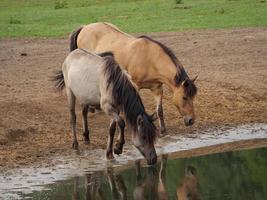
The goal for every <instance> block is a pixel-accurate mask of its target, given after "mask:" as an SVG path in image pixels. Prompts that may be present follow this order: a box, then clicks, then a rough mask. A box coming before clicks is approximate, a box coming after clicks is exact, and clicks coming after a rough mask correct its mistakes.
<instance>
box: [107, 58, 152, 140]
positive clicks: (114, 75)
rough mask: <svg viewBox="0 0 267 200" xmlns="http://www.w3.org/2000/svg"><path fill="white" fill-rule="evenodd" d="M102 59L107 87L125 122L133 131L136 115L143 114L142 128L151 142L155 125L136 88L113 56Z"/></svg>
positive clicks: (135, 126) (135, 128) (135, 127)
mask: <svg viewBox="0 0 267 200" xmlns="http://www.w3.org/2000/svg"><path fill="white" fill-rule="evenodd" d="M104 59H105V60H106V66H105V69H104V73H105V76H106V77H107V89H108V88H109V87H111V89H112V96H113V97H114V100H115V103H116V105H118V106H120V108H121V109H122V111H123V112H124V115H125V117H126V121H127V123H129V124H130V125H131V127H132V128H133V129H134V130H135V131H136V130H137V117H138V115H140V114H141V115H142V116H143V118H144V123H143V124H144V129H145V133H146V134H147V136H148V137H146V138H147V140H148V142H149V143H150V144H151V143H153V142H154V140H155V137H156V127H155V125H154V124H153V122H152V119H151V117H150V116H149V115H148V114H147V113H146V111H145V107H144V105H143V103H142V101H141V98H140V96H139V94H138V92H137V90H136V89H135V88H134V86H133V84H132V83H131V82H130V80H129V79H128V77H127V75H126V74H125V73H124V72H123V70H122V69H121V68H120V66H119V65H118V64H117V63H116V62H115V60H114V58H113V57H111V56H107V57H104Z"/></svg>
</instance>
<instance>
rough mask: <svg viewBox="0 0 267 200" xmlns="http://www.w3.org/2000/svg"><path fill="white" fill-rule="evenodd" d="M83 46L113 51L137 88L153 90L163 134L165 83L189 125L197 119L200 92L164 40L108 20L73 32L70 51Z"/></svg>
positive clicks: (95, 49) (93, 49) (95, 50)
mask: <svg viewBox="0 0 267 200" xmlns="http://www.w3.org/2000/svg"><path fill="white" fill-rule="evenodd" d="M76 48H84V49H88V50H90V51H94V52H96V53H99V52H104V51H112V52H113V54H114V56H115V59H116V61H117V62H118V63H119V65H120V66H121V67H123V68H124V69H125V70H126V71H128V73H129V74H130V75H131V77H132V80H133V81H134V82H135V84H136V85H137V87H138V89H142V88H146V89H150V90H151V91H152V93H153V94H154V96H155V99H156V103H157V114H158V118H159V125H160V130H161V133H164V132H165V130H166V128H165V123H164V119H163V108H162V95H163V87H162V86H163V84H165V85H167V86H168V87H169V88H170V90H171V91H172V93H173V103H174V105H175V106H176V107H177V109H178V110H179V112H180V114H181V115H182V116H183V118H184V123H185V124H186V125H192V124H193V123H194V121H195V112H194V106H193V100H194V97H195V95H196V93H197V88H196V86H195V84H194V80H195V79H193V80H190V79H189V77H188V75H187V73H186V72H185V70H184V68H183V65H182V64H181V63H180V62H179V60H178V59H177V58H176V56H175V55H174V53H173V52H172V51H171V50H170V49H169V48H168V47H166V46H165V45H163V44H162V43H160V42H158V41H156V40H153V39H151V38H149V37H147V36H140V37H137V38H136V37H133V36H131V35H129V34H127V33H124V32H122V31H120V30H119V29H118V28H117V27H115V26H114V25H112V24H109V23H102V22H101V23H100V22H99V23H93V24H89V25H86V26H82V27H80V28H78V29H77V30H75V31H74V32H73V33H72V35H71V42H70V50H71V51H73V50H74V49H76Z"/></svg>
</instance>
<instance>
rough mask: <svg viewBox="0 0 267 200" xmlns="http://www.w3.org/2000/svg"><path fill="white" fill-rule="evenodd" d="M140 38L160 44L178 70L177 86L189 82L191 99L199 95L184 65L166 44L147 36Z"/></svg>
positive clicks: (175, 77)
mask: <svg viewBox="0 0 267 200" xmlns="http://www.w3.org/2000/svg"><path fill="white" fill-rule="evenodd" d="M138 38H145V39H147V40H149V41H151V42H154V43H156V44H158V45H159V46H160V47H161V49H162V50H163V51H164V52H165V53H166V54H167V55H168V56H169V57H170V59H171V61H172V62H173V64H174V65H175V66H176V68H177V70H178V71H177V73H176V74H175V76H174V81H175V83H176V85H177V86H178V85H180V84H181V83H182V82H183V81H185V80H187V82H188V85H189V87H186V90H185V92H186V94H187V95H188V96H190V97H193V96H195V95H196V93H197V87H196V86H195V84H194V82H193V81H191V80H190V79H189V77H188V75H187V73H186V71H185V70H184V67H183V65H182V63H181V62H180V61H179V60H178V58H177V57H176V56H175V54H174V53H173V51H172V50H171V49H170V48H168V47H167V46H165V45H164V44H162V43H161V42H159V41H157V40H154V39H152V38H150V37H148V36H146V35H142V36H139V37H138Z"/></svg>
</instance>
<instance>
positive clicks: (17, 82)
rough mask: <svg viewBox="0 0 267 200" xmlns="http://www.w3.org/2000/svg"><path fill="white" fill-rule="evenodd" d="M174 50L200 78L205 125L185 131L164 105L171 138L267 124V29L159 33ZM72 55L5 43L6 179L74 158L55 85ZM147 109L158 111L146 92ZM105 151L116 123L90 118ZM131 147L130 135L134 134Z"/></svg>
mask: <svg viewBox="0 0 267 200" xmlns="http://www.w3.org/2000/svg"><path fill="white" fill-rule="evenodd" d="M149 35H150V36H151V37H153V38H155V39H157V40H159V41H161V42H163V43H164V44H166V45H167V46H169V47H171V48H172V49H173V50H174V52H175V53H176V55H177V57H178V58H179V59H180V60H181V62H182V63H183V64H184V66H185V68H186V71H187V72H188V74H189V76H191V77H193V76H195V75H197V74H198V75H199V78H198V80H197V82H196V84H197V86H198V88H199V93H198V95H197V97H196V100H195V107H196V113H197V121H196V123H195V125H194V126H193V127H185V126H184V124H183V121H182V119H181V117H180V116H179V114H178V111H176V109H175V108H174V106H173V105H172V104H171V102H170V101H169V99H170V97H171V96H170V94H169V92H168V91H167V90H166V92H165V97H164V104H163V105H164V111H165V121H166V125H167V134H170V135H174V134H184V135H188V136H190V134H191V133H192V132H197V131H199V130H202V129H206V128H208V127H220V126H225V125H226V126H227V125H235V124H243V123H249V122H263V123H267V28H246V29H230V30H208V31H190V32H177V33H176V32H171V33H153V34H149ZM67 53H68V38H67V37H66V38H57V39H32V38H31V39H2V40H0V171H1V170H4V169H6V168H13V167H19V166H24V165H31V164H32V163H36V162H39V161H46V162H47V163H48V164H49V160H50V159H51V157H53V156H54V155H61V154H62V155H66V154H69V153H71V152H72V151H73V150H72V149H71V139H72V137H71V134H70V126H69V115H68V109H67V101H66V96H65V94H64V93H59V92H56V91H55V90H54V88H53V83H52V82H51V81H50V77H51V76H52V75H53V72H54V71H55V70H58V69H60V68H61V63H62V62H63V60H64V58H65V57H66V55H67ZM141 93H142V97H143V100H144V102H145V105H146V108H147V109H148V110H149V111H150V112H152V111H153V110H154V108H155V104H154V101H153V99H152V98H151V95H150V93H149V91H142V92H141ZM77 116H78V119H77V121H78V133H79V134H78V135H79V142H80V147H81V148H83V149H87V148H90V149H91V148H105V146H106V141H107V140H106V139H107V127H108V125H109V119H108V118H107V117H106V116H105V114H104V113H94V114H89V127H90V131H91V135H90V139H91V144H90V145H89V146H86V145H84V144H83V142H82V127H81V115H80V108H79V107H77ZM126 135H127V137H128V141H129V138H130V137H129V135H128V134H126Z"/></svg>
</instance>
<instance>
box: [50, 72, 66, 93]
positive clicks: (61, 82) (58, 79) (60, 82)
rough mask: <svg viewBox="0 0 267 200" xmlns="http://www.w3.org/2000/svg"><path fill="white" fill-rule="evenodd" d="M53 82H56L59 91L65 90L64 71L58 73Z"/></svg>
mask: <svg viewBox="0 0 267 200" xmlns="http://www.w3.org/2000/svg"><path fill="white" fill-rule="evenodd" d="M52 81H55V82H56V83H55V87H56V89H57V90H63V89H64V87H65V82H64V76H63V72H62V70H60V71H57V72H56V73H55V76H54V77H52Z"/></svg>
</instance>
